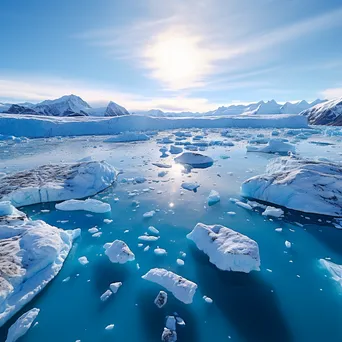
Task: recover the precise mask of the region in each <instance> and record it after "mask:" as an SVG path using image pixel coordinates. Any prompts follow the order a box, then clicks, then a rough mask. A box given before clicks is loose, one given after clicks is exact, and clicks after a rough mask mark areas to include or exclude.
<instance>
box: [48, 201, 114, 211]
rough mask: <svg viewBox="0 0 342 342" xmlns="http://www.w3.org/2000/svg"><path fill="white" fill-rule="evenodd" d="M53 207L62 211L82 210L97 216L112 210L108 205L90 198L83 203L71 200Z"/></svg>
mask: <svg viewBox="0 0 342 342" xmlns="http://www.w3.org/2000/svg"><path fill="white" fill-rule="evenodd" d="M55 207H56V209H58V210H63V211H76V210H84V211H90V212H92V213H98V214H101V213H107V212H109V211H111V210H112V208H111V206H110V204H108V203H104V202H102V201H99V200H96V199H92V198H88V199H86V200H84V201H83V200H74V199H71V200H67V201H64V202H61V203H57V204H56V205H55Z"/></svg>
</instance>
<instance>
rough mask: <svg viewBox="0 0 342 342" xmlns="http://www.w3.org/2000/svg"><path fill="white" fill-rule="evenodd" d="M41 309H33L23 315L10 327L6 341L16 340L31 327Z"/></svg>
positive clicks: (12, 341) (13, 341)
mask: <svg viewBox="0 0 342 342" xmlns="http://www.w3.org/2000/svg"><path fill="white" fill-rule="evenodd" d="M39 311H40V310H39V309H36V308H34V309H31V310H30V311H27V312H25V313H24V314H23V315H21V316H20V317H19V318H18V319H17V320H16V321H15V322H14V323H13V324H12V325H11V326H10V328H9V329H8V334H7V339H6V341H5V342H15V341H17V340H18V339H19V338H20V337H21V336H24V335H25V334H26V332H27V331H28V330H29V329H30V328H31V325H32V323H33V322H34V320H35V319H36V317H37V316H38V314H39Z"/></svg>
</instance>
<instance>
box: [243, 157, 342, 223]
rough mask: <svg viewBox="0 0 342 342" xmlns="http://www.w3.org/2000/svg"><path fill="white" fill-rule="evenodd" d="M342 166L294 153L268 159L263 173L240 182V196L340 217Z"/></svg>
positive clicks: (341, 208)
mask: <svg viewBox="0 0 342 342" xmlns="http://www.w3.org/2000/svg"><path fill="white" fill-rule="evenodd" d="M341 189H342V166H341V164H339V163H333V162H323V161H314V160H306V159H300V158H297V157H294V156H291V157H281V158H277V159H276V160H274V161H271V162H270V163H269V164H268V166H267V169H266V173H265V174H263V175H259V176H255V177H252V178H250V179H248V180H246V181H244V182H243V183H242V186H241V193H242V195H243V196H244V197H247V198H253V199H256V200H261V201H264V202H268V203H273V204H275V205H277V206H282V207H285V208H288V209H293V210H297V211H302V212H307V213H315V214H321V215H329V216H335V217H341V216H342V193H341Z"/></svg>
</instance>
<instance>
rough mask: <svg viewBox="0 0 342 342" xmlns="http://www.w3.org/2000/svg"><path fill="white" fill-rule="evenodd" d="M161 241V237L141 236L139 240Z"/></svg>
mask: <svg viewBox="0 0 342 342" xmlns="http://www.w3.org/2000/svg"><path fill="white" fill-rule="evenodd" d="M158 239H159V236H152V235H141V236H139V237H138V240H140V241H150V242H153V241H157V240H158Z"/></svg>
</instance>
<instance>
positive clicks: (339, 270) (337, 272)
mask: <svg viewBox="0 0 342 342" xmlns="http://www.w3.org/2000/svg"><path fill="white" fill-rule="evenodd" d="M319 262H320V264H321V265H322V266H323V267H324V268H325V269H326V270H327V271H328V272H329V273H330V275H331V276H332V279H333V280H335V281H337V282H338V283H339V284H340V285H341V286H342V265H338V264H335V263H333V262H331V261H328V260H325V259H320V260H319Z"/></svg>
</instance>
